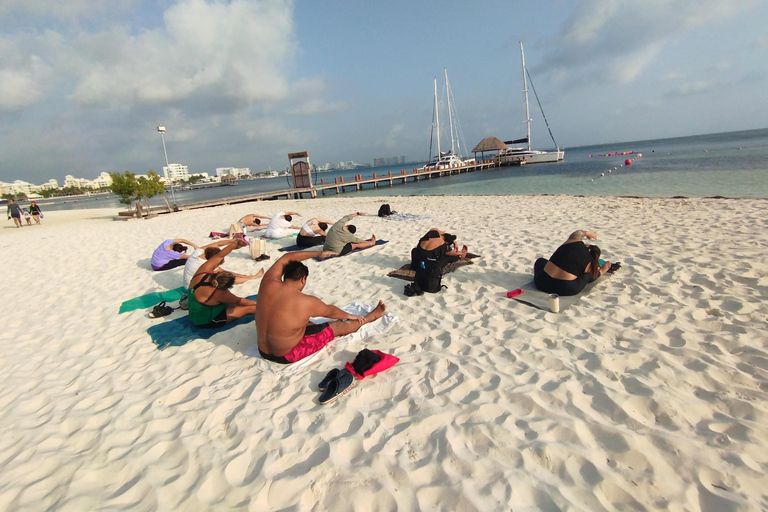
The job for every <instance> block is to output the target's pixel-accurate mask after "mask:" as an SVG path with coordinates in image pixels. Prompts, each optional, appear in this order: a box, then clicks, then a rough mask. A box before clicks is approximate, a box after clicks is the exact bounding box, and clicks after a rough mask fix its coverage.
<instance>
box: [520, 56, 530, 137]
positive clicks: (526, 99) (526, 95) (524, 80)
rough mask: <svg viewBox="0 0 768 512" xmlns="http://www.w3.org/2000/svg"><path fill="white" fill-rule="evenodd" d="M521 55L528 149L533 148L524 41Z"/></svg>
mask: <svg viewBox="0 0 768 512" xmlns="http://www.w3.org/2000/svg"><path fill="white" fill-rule="evenodd" d="M520 57H521V59H522V61H523V92H524V93H525V125H526V126H527V127H528V132H527V135H528V151H530V150H531V112H530V111H529V110H528V80H526V78H525V53H523V42H522V41H520Z"/></svg>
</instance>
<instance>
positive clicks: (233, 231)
mask: <svg viewBox="0 0 768 512" xmlns="http://www.w3.org/2000/svg"><path fill="white" fill-rule="evenodd" d="M242 232H243V227H242V226H241V225H240V223H239V222H237V223H235V224H232V225H230V226H229V238H235V234H236V233H242Z"/></svg>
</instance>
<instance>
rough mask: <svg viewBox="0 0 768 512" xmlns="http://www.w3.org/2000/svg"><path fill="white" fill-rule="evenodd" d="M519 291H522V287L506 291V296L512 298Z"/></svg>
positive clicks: (518, 293) (519, 292)
mask: <svg viewBox="0 0 768 512" xmlns="http://www.w3.org/2000/svg"><path fill="white" fill-rule="evenodd" d="M521 293H523V289H522V288H518V289H517V290H512V291H510V292H507V298H509V299H512V298H514V297H517V296H518V295H520V294H521Z"/></svg>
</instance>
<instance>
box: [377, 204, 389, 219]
mask: <svg viewBox="0 0 768 512" xmlns="http://www.w3.org/2000/svg"><path fill="white" fill-rule="evenodd" d="M389 215H392V208H390V207H389V205H388V204H383V205H381V206H380V207H379V217H387V216H389Z"/></svg>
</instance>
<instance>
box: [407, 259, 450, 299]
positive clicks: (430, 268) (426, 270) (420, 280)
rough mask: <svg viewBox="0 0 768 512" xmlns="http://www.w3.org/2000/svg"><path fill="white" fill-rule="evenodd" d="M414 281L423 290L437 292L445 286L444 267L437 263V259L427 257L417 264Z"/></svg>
mask: <svg viewBox="0 0 768 512" xmlns="http://www.w3.org/2000/svg"><path fill="white" fill-rule="evenodd" d="M414 281H415V282H416V284H417V285H419V288H420V289H421V290H422V291H425V292H428V293H437V292H439V291H440V290H441V289H442V288H444V286H443V267H441V266H440V265H438V264H437V260H434V259H426V260H424V261H423V262H421V263H420V264H419V265H417V266H416V276H415V278H414ZM445 288H447V286H445Z"/></svg>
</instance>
